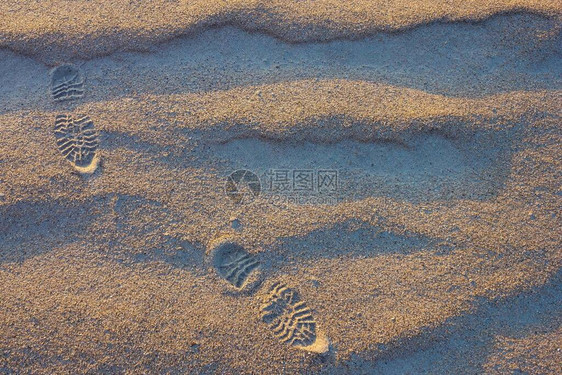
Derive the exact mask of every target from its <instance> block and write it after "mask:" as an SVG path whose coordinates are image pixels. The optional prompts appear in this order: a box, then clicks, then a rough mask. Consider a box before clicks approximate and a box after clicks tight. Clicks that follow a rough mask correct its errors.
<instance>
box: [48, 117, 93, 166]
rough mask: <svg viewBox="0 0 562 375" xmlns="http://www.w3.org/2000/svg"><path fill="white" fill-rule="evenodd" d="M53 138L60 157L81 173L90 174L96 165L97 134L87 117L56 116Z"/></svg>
mask: <svg viewBox="0 0 562 375" xmlns="http://www.w3.org/2000/svg"><path fill="white" fill-rule="evenodd" d="M55 138H56V140H57V146H58V148H59V150H60V152H61V153H62V155H63V156H64V157H65V158H66V159H67V160H68V161H70V162H71V163H72V164H73V165H74V167H75V168H76V169H77V170H78V171H79V172H82V173H92V172H94V171H95V170H96V168H97V164H98V160H99V158H98V155H97V149H98V133H97V131H96V129H95V128H94V123H93V122H92V120H90V118H89V117H88V116H72V115H57V118H56V120H55Z"/></svg>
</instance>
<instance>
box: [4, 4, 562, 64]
mask: <svg viewBox="0 0 562 375" xmlns="http://www.w3.org/2000/svg"><path fill="white" fill-rule="evenodd" d="M147 7H148V9H147ZM510 11H511V12H513V11H516V12H517V11H526V12H535V13H539V14H544V15H548V16H554V17H559V15H560V6H559V4H558V3H557V2H556V1H555V0H548V1H536V0H501V1H495V2H493V3H490V2H489V1H486V0H479V1H471V2H466V1H460V0H455V1H439V2H434V1H428V0H415V1H405V0H393V1H390V2H388V1H380V0H373V1H354V2H341V1H334V0H321V1H318V0H317V1H299V0H293V1H282V0H277V1H260V0H229V1H223V2H212V3H209V2H208V1H204V0H199V1H177V2H169V1H163V0H161V1H151V2H150V3H149V4H148V3H144V2H127V3H125V2H123V3H118V4H111V5H109V4H108V3H107V2H105V1H101V0H97V1H67V0H59V1H57V2H55V3H52V4H51V6H50V7H48V8H47V7H44V6H43V5H42V3H41V2H40V1H26V2H25V3H21V2H18V1H14V0H11V1H7V2H4V3H2V5H0V12H1V13H2V14H5V15H7V16H6V17H3V22H2V24H0V35H1V38H0V41H1V43H0V45H1V46H4V47H9V48H12V49H14V50H16V51H19V52H22V53H25V54H27V55H44V58H45V59H49V60H50V61H53V58H54V59H55V60H56V58H57V56H58V57H59V58H62V57H65V58H67V59H68V58H69V57H71V56H75V57H76V56H80V57H81V58H88V57H92V56H96V55H100V54H107V53H110V52H112V51H115V50H117V49H130V48H131V47H132V46H134V48H135V49H138V48H143V47H144V48H148V47H150V45H151V44H154V43H158V42H161V41H164V40H167V39H170V38H172V37H174V36H177V35H180V34H192V33H193V32H196V31H198V30H201V29H202V28H207V27H211V26H218V25H219V26H220V25H225V24H231V25H236V26H238V27H241V28H243V29H245V30H249V31H256V30H259V31H262V32H267V33H270V34H273V35H275V36H277V37H279V38H282V39H284V40H288V41H293V42H302V41H315V40H316V41H322V40H331V39H335V38H349V37H351V38H357V37H361V36H364V35H369V34H373V33H375V32H377V31H380V30H385V31H392V30H399V29H404V28H408V27H412V26H415V25H419V24H422V23H428V22H431V21H447V22H450V21H464V20H480V19H483V18H486V17H490V16H491V15H494V14H498V13H502V12H503V13H505V12H510ZM60 36H64V40H65V41H64V43H62V44H61V43H60V39H61V38H60ZM47 55H51V56H47Z"/></svg>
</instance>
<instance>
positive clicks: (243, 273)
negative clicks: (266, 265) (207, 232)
mask: <svg viewBox="0 0 562 375" xmlns="http://www.w3.org/2000/svg"><path fill="white" fill-rule="evenodd" d="M213 265H214V267H215V269H216V270H217V273H218V274H219V275H220V276H221V277H222V278H223V279H225V280H226V281H228V282H229V283H230V284H232V285H233V286H234V287H236V288H238V289H242V288H243V287H244V286H245V285H246V283H247V282H248V279H249V277H250V275H251V274H252V273H253V271H254V270H256V269H257V268H258V267H259V265H260V264H259V262H258V260H257V259H256V257H254V256H253V255H252V254H249V253H248V252H247V251H246V250H245V249H244V248H243V247H242V246H240V245H238V244H237V243H234V242H226V243H222V244H220V245H219V246H217V247H216V248H215V250H214V251H213Z"/></svg>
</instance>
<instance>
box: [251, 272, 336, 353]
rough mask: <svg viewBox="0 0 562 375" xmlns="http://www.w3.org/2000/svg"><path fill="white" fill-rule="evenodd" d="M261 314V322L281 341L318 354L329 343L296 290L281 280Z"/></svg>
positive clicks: (324, 350)
mask: <svg viewBox="0 0 562 375" xmlns="http://www.w3.org/2000/svg"><path fill="white" fill-rule="evenodd" d="M261 313H262V321H263V322H264V323H266V324H267V325H268V326H269V328H270V329H271V330H272V331H273V334H274V335H275V336H276V337H277V338H278V339H279V340H280V341H281V342H284V343H287V344H289V345H290V346H294V347H297V348H301V349H305V350H308V351H312V352H317V353H324V352H326V351H327V350H328V347H329V343H328V341H327V339H325V338H324V337H323V335H319V334H318V332H317V329H318V327H317V324H316V320H315V319H314V316H313V315H312V311H310V309H309V308H308V306H307V305H306V303H305V302H304V301H302V300H301V298H300V295H299V293H298V292H297V291H296V290H295V289H292V288H288V287H287V286H286V285H284V284H281V283H275V284H273V285H272V286H271V288H270V290H269V293H268V295H267V297H266V298H265V301H264V304H263V306H262V308H261Z"/></svg>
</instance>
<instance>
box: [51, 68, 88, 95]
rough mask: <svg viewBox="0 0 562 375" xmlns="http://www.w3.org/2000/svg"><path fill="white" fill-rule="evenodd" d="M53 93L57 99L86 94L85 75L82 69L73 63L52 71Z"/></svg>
mask: <svg viewBox="0 0 562 375" xmlns="http://www.w3.org/2000/svg"><path fill="white" fill-rule="evenodd" d="M51 95H52V97H53V99H54V100H55V101H63V100H71V99H78V98H81V97H82V96H84V76H83V75H82V72H81V71H80V69H79V68H78V67H76V66H74V65H71V64H65V65H61V66H58V67H56V68H55V69H54V70H53V71H52V73H51Z"/></svg>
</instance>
